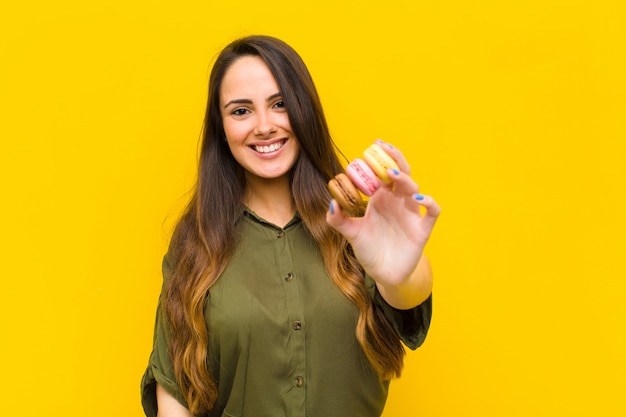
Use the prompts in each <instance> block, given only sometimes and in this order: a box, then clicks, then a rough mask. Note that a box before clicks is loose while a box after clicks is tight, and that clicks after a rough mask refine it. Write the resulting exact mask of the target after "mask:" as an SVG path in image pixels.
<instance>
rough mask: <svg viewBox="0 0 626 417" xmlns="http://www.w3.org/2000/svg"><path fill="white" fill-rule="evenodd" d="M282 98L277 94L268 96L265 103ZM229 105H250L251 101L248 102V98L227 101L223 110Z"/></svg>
mask: <svg viewBox="0 0 626 417" xmlns="http://www.w3.org/2000/svg"><path fill="white" fill-rule="evenodd" d="M280 96H282V94H281V93H280V91H279V92H277V93H274V94H272V95H271V96H269V97H268V98H266V99H265V101H268V102H269V101H272V100H274V99H275V98H278V97H280ZM231 104H252V100H250V99H249V98H236V99H234V100H231V101H229V102H228V103H226V104H224V108H226V107H228V106H230V105H231Z"/></svg>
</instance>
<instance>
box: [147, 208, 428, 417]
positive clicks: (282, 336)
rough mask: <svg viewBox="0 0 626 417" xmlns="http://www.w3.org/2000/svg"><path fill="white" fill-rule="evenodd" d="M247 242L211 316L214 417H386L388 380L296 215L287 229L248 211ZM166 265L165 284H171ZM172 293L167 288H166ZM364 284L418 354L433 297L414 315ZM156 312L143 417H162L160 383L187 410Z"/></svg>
mask: <svg viewBox="0 0 626 417" xmlns="http://www.w3.org/2000/svg"><path fill="white" fill-rule="evenodd" d="M238 232H239V236H240V237H239V243H238V245H237V248H236V250H235V253H234V255H233V257H232V259H231V261H230V263H229V265H228V267H227V268H226V270H225V271H224V273H223V274H222V275H221V276H220V278H219V279H218V280H217V281H216V282H215V284H214V285H213V286H212V287H211V290H210V294H209V297H208V300H207V306H206V308H205V311H206V313H205V315H206V320H207V323H208V328H209V349H210V350H209V352H210V353H209V356H210V357H209V360H208V363H209V366H210V371H211V373H212V375H213V377H214V378H215V380H216V382H217V384H218V386H219V395H218V398H217V402H216V406H215V408H214V409H213V411H212V412H211V413H209V414H208V416H211V417H218V416H223V417H283V416H284V417H298V416H302V417H304V416H307V417H334V416H337V417H350V416H354V417H379V416H380V415H381V414H382V410H383V407H384V404H385V400H386V398H387V391H388V385H389V382H388V381H381V380H380V379H379V378H378V376H377V375H376V374H375V372H374V371H373V370H372V368H371V366H370V365H369V363H368V361H367V359H366V357H365V355H364V353H363V351H362V349H361V347H360V345H359V343H358V341H357V339H356V336H355V326H356V320H357V315H358V312H357V309H356V307H355V305H354V304H353V303H352V302H351V301H349V300H348V299H347V298H346V296H345V295H344V294H343V293H342V292H341V291H340V290H339V289H338V288H337V286H336V285H335V284H334V283H333V282H332V280H331V279H330V277H329V276H328V274H327V272H326V270H325V267H324V262H323V260H322V257H321V254H320V251H319V249H318V246H317V244H316V243H315V241H314V240H313V239H312V237H311V235H310V234H309V232H308V231H307V229H306V228H305V226H304V224H303V222H302V221H301V220H300V218H299V216H298V215H296V216H295V217H294V218H293V219H292V220H291V221H290V222H289V223H288V224H287V225H286V226H285V227H283V228H281V227H278V226H275V225H273V224H271V223H269V222H266V221H265V220H263V219H261V218H259V217H258V216H256V215H255V214H254V213H251V212H249V211H245V213H244V215H243V217H242V219H241V221H240V222H239V225H238ZM169 270H170V267H169V263H168V261H167V256H166V257H165V259H164V263H163V273H164V283H165V282H167V280H168V279H169V274H170V271H169ZM164 285H165V284H164ZM366 285H367V286H368V290H369V292H370V294H371V296H372V297H373V299H374V303H375V305H376V308H381V309H383V311H384V313H385V315H386V317H387V318H388V320H389V321H390V323H392V325H393V327H394V328H395V329H396V331H397V333H398V335H399V337H400V338H401V339H402V341H403V342H404V343H405V344H406V345H407V346H408V347H409V348H411V349H416V348H417V347H418V346H420V345H421V344H422V343H423V341H424V339H425V337H426V333H427V331H428V327H429V325H430V319H431V313H432V297H429V298H428V300H426V301H425V302H424V303H422V304H421V305H420V306H418V307H415V308H414V309H411V310H404V311H401V310H396V309H394V308H392V307H391V306H389V305H388V304H387V303H386V302H385V301H384V300H383V298H382V297H381V296H380V294H379V293H378V291H377V290H376V286H375V283H374V281H373V280H372V279H371V278H369V277H368V278H367V281H366ZM167 347H168V329H167V326H166V320H164V319H163V317H162V316H161V307H160V303H159V307H158V309H157V318H156V325H155V332H154V347H153V351H152V354H151V355H150V360H149V366H148V368H147V370H146V372H145V374H144V376H143V379H142V384H141V385H142V403H143V407H144V410H145V413H146V415H147V416H149V417H155V416H156V412H157V405H156V394H155V387H156V382H158V383H159V384H160V385H161V386H163V387H164V388H165V389H166V390H167V391H168V392H169V393H170V394H172V395H173V396H174V397H175V398H176V399H177V400H178V401H180V402H181V403H182V404H183V405H186V402H185V400H184V398H183V396H182V394H181V392H180V388H179V386H178V385H177V383H176V380H175V378H174V374H173V368H172V362H171V359H170V357H169V355H168V348H167Z"/></svg>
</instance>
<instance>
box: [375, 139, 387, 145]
mask: <svg viewBox="0 0 626 417" xmlns="http://www.w3.org/2000/svg"><path fill="white" fill-rule="evenodd" d="M374 142H376V143H378V144H379V145H383V144H384V143H385V142H383V141H382V140H381V139H376V140H375V141H374Z"/></svg>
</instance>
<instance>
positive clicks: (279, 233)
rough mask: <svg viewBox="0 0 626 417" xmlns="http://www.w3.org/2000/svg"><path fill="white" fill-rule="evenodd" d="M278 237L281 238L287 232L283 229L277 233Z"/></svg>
mask: <svg viewBox="0 0 626 417" xmlns="http://www.w3.org/2000/svg"><path fill="white" fill-rule="evenodd" d="M276 237H277V238H279V239H281V238H283V237H285V232H283V231H282V230H281V231H280V232H278V233H277V234H276Z"/></svg>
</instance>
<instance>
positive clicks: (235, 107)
mask: <svg viewBox="0 0 626 417" xmlns="http://www.w3.org/2000/svg"><path fill="white" fill-rule="evenodd" d="M220 109H221V112H222V119H223V125H224V133H225V134H226V140H227V142H228V146H229V148H230V151H231V153H232V154H233V156H234V158H235V159H236V160H237V162H238V163H239V164H240V165H241V166H242V167H243V168H244V170H245V171H246V177H247V178H248V179H249V180H251V179H266V180H271V179H277V178H282V177H285V176H286V175H287V174H288V173H289V171H290V170H291V168H292V167H293V165H294V164H295V162H296V160H297V159H298V156H299V153H300V146H299V144H298V141H297V139H296V137H295V136H294V134H293V132H292V130H291V125H290V123H289V117H288V115H287V109H286V108H285V106H284V103H283V99H282V95H281V92H280V89H279V88H278V84H277V83H276V80H275V79H274V76H273V75H272V73H271V72H270V70H269V68H268V67H267V65H266V64H265V62H263V60H262V59H261V58H259V57H257V56H243V57H241V58H239V59H237V60H236V61H235V62H234V63H233V64H232V65H231V66H230V68H228V70H227V71H226V73H225V75H224V79H223V81H222V85H221V89H220Z"/></svg>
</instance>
